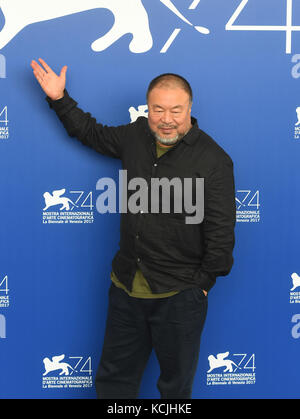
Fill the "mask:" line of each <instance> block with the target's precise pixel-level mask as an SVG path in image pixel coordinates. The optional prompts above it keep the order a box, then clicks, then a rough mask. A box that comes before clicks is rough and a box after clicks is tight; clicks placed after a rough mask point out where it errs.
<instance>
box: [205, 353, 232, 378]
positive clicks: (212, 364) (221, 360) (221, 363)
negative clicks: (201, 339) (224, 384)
mask: <svg viewBox="0 0 300 419" xmlns="http://www.w3.org/2000/svg"><path fill="white" fill-rule="evenodd" d="M228 355H229V352H224V353H221V354H218V355H217V357H214V356H213V355H209V357H208V363H209V370H208V371H207V372H208V373H209V372H211V371H213V370H215V369H216V368H221V367H225V369H224V370H223V372H232V371H233V368H232V366H233V365H234V366H235V367H236V368H239V369H240V367H239V366H238V365H236V364H235V363H234V362H233V361H231V360H230V359H225V358H227V357H228Z"/></svg>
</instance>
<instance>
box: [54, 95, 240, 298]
mask: <svg viewBox="0 0 300 419" xmlns="http://www.w3.org/2000/svg"><path fill="white" fill-rule="evenodd" d="M46 100H47V101H48V103H49V106H50V107H51V108H53V109H54V110H55V111H56V113H57V115H58V117H59V119H60V120H61V122H62V123H63V125H64V127H65V128H66V130H67V132H68V134H69V135H70V136H71V137H77V138H78V139H79V140H80V141H81V142H82V143H83V144H84V145H87V146H90V147H92V148H93V149H95V150H96V151H97V152H99V153H101V154H105V155H108V156H111V157H115V158H120V159H121V161H122V169H123V170H127V180H128V182H129V181H130V179H132V178H136V177H139V178H143V179H146V181H147V183H148V185H150V180H151V178H162V177H166V178H168V179H171V178H174V177H179V178H180V179H183V178H187V177H189V178H193V179H195V177H199V178H204V219H203V222H202V223H200V224H187V223H186V222H185V217H186V215H191V214H187V213H185V212H184V211H183V212H182V213H176V212H174V211H173V210H172V207H171V212H170V213H164V212H162V211H160V212H159V213H153V212H152V213H151V209H150V201H151V199H150V198H149V210H148V212H146V211H144V212H139V213H136V214H134V213H131V212H129V211H128V212H124V213H122V214H121V229H120V230H121V231H120V233H121V234H120V242H119V246H120V249H119V250H118V252H117V253H116V255H115V257H114V259H113V261H112V268H113V271H114V272H115V274H116V276H117V278H118V279H119V281H121V282H122V283H123V284H124V285H125V286H126V288H127V289H128V290H129V291H131V290H132V283H133V278H134V275H135V272H136V268H137V266H138V267H139V268H140V269H141V271H142V273H143V275H144V276H145V278H146V279H147V281H148V283H149V286H150V288H151V290H152V292H153V293H164V292H169V291H173V290H183V289H186V288H191V287H200V288H201V289H204V290H206V291H208V290H210V289H211V287H212V286H213V285H214V284H215V281H216V277H217V276H224V275H227V274H228V273H229V272H230V270H231V267H232V264H233V257H232V251H233V247H234V226H235V218H236V206H235V188H234V177H233V164H232V160H231V158H230V157H229V156H228V154H227V153H225V151H224V150H223V149H222V148H221V147H220V146H219V145H218V144H217V143H216V142H215V141H214V140H213V139H212V138H211V137H209V136H208V135H207V134H206V133H205V132H203V131H202V130H201V129H199V127H198V124H197V121H196V120H195V118H192V123H193V127H192V128H191V130H190V131H189V132H188V133H187V134H186V135H185V136H184V137H183V138H182V139H181V140H180V141H179V142H178V143H177V144H176V145H175V146H174V147H172V148H171V149H170V150H169V151H168V152H167V153H165V154H164V155H162V156H161V157H160V158H157V155H156V147H155V138H154V136H153V135H152V133H151V131H150V129H149V125H148V120H147V118H145V117H139V118H138V119H137V120H136V122H134V123H131V124H127V125H120V126H117V127H108V126H105V125H102V124H100V123H97V122H96V120H95V119H94V118H93V117H92V116H91V114H90V113H85V112H83V111H82V110H81V109H79V108H78V107H77V102H75V101H74V100H73V99H72V98H71V97H70V96H69V95H68V92H67V91H66V90H65V95H64V97H63V98H62V99H59V100H57V101H52V100H51V99H50V98H49V97H46ZM134 192H135V191H128V198H129V197H130V196H131V194H132V193H134ZM171 197H172V195H171ZM171 199H172V198H171ZM171 199H170V201H171Z"/></svg>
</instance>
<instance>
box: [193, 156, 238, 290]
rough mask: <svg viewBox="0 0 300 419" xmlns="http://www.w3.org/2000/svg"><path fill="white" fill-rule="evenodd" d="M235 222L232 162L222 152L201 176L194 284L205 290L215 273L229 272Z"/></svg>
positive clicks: (231, 261) (219, 274)
mask: <svg viewBox="0 0 300 419" xmlns="http://www.w3.org/2000/svg"><path fill="white" fill-rule="evenodd" d="M235 223H236V204H235V184H234V174H233V163H232V160H231V159H230V157H229V156H228V155H227V154H226V155H225V158H224V159H222V162H221V163H219V164H218V165H217V167H215V168H214V169H213V170H211V172H210V174H209V175H208V176H207V178H205V179H204V219H203V226H202V228H203V232H204V248H205V252H204V257H203V259H202V263H201V268H200V269H198V270H196V271H195V272H194V275H193V279H194V280H195V283H197V285H198V286H199V287H201V288H202V289H204V290H206V291H209V290H210V289H211V288H212V287H213V285H214V284H215V282H216V278H217V276H226V275H228V274H229V272H230V270H231V268H232V265H233V255H232V252H233V248H234V244H235V235H234V227H235Z"/></svg>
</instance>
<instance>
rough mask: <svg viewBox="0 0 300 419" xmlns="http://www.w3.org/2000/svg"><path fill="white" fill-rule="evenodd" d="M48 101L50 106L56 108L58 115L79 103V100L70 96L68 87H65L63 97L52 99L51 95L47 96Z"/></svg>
mask: <svg viewBox="0 0 300 419" xmlns="http://www.w3.org/2000/svg"><path fill="white" fill-rule="evenodd" d="M46 101H47V102H48V104H49V107H50V108H51V109H54V111H55V112H56V113H57V115H58V116H62V115H64V114H65V113H67V112H68V111H69V110H70V109H72V108H74V107H75V106H76V105H77V102H76V101H75V100H74V99H72V98H71V97H70V96H69V93H68V91H67V90H66V89H64V96H63V97H62V98H61V99H57V100H52V99H51V98H50V97H49V96H46Z"/></svg>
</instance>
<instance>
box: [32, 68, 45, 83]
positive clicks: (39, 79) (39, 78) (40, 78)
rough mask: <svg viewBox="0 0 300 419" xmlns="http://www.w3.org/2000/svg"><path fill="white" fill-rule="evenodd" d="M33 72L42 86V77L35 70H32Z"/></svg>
mask: <svg viewBox="0 0 300 419" xmlns="http://www.w3.org/2000/svg"><path fill="white" fill-rule="evenodd" d="M33 74H34V75H35V78H36V79H37V81H38V82H39V83H40V85H41V86H42V84H43V78H42V77H41V76H40V75H39V74H38V73H37V72H36V71H35V70H34V71H33Z"/></svg>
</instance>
